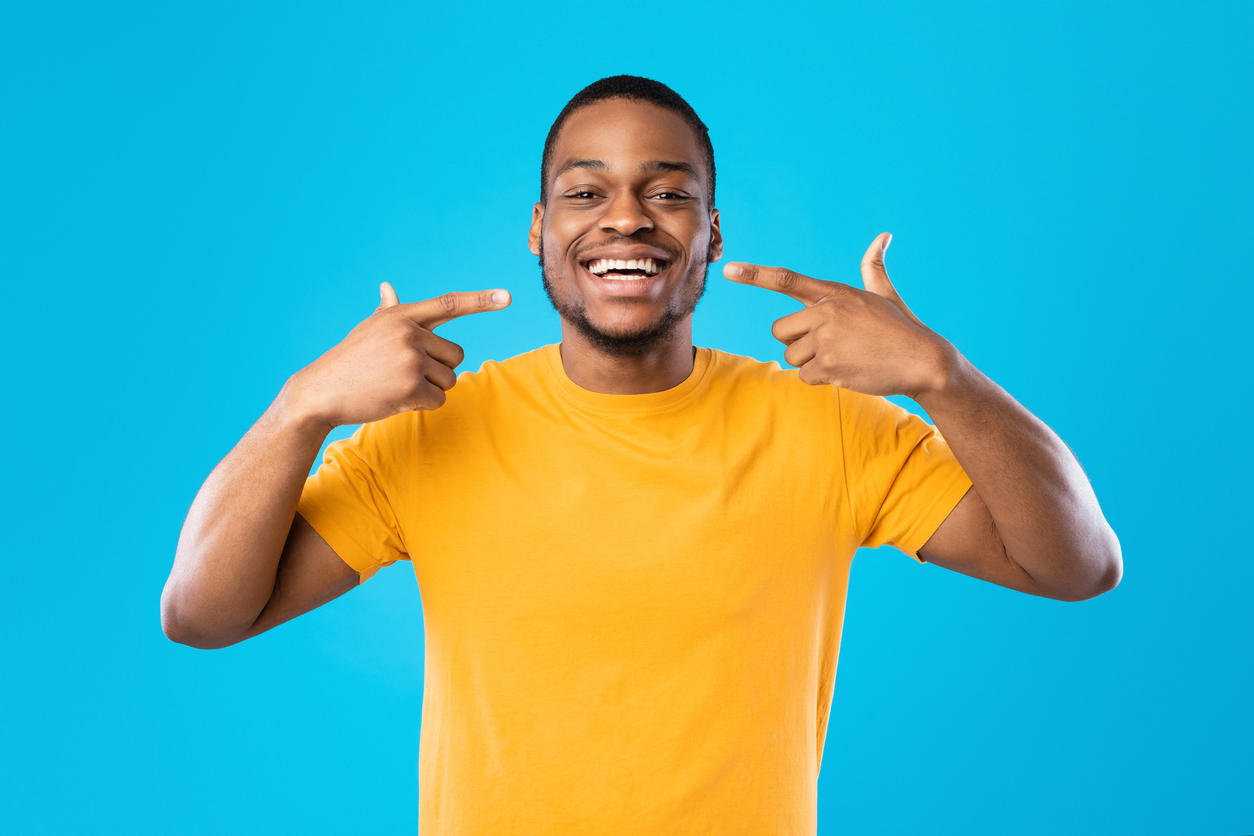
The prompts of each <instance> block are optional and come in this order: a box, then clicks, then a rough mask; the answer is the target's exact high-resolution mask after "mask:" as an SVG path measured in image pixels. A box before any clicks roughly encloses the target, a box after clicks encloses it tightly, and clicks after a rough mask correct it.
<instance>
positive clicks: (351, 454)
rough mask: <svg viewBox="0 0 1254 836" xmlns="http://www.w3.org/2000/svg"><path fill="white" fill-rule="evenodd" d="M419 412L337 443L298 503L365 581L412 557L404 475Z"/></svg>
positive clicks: (378, 424)
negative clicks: (400, 513)
mask: <svg viewBox="0 0 1254 836" xmlns="http://www.w3.org/2000/svg"><path fill="white" fill-rule="evenodd" d="M413 416H414V414H413V413H412V412H406V413H401V414H400V415H394V416H392V417H391V418H387V419H385V420H383V421H376V422H374V423H371V424H363V425H362V426H361V427H360V428H359V429H358V430H357V432H355V433H353V436H352V437H351V438H346V439H344V440H342V441H336V442H334V443H332V444H331V445H330V446H329V447H327V452H326V455H325V456H324V457H323V459H322V464H321V466H319V467H318V470H317V471H316V472H315V473H314V474H313V475H312V476H310V477H309V478H308V479H307V480H305V487H304V489H303V490H302V491H301V495H300V502H299V503H298V505H297V506H296V513H298V514H300V515H301V516H302V517H304V518H305V521H306V522H308V523H309V524H310V525H311V526H312V527H313V529H314V530H315V531H317V532H318V534H319V535H321V536H322V539H323V540H326V541H327V544H328V545H329V546H331V548H332V549H334V550H335V553H336V554H338V555H339V556H340V559H341V560H343V561H344V562H345V563H347V564H348V565H349V566H351V567H353V569H355V570H356V571H357V574H358V575H360V576H361V580H362V581H365V580H366V579H367V578H369V577H370V576H371V575H373V574H374V573H375V572H377V571H378V570H379V569H381V568H383V567H384V566H390V565H391V564H393V563H395V562H396V561H397V560H408V559H409V554H408V553H407V550H406V547H405V539H404V536H403V534H402V532H401V527H400V523H399V521H398V517H397V510H398V508H400V507H401V505H402V503H403V502H404V501H405V498H404V496H403V495H402V494H401V490H400V488H401V486H402V485H403V481H402V480H401V479H399V478H398V476H399V474H400V473H401V472H402V471H403V468H402V467H400V465H401V464H402V463H403V462H404V461H405V460H406V457H407V455H408V453H409V451H410V450H411V449H412V446H413V435H414V429H415V428H414V421H413Z"/></svg>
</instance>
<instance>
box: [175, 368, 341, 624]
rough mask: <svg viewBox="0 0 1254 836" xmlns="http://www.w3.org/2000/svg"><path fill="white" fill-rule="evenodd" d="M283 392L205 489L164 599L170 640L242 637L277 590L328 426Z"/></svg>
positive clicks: (286, 389)
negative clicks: (286, 545)
mask: <svg viewBox="0 0 1254 836" xmlns="http://www.w3.org/2000/svg"><path fill="white" fill-rule="evenodd" d="M289 390H290V386H285V387H284V390H283V391H282V392H280V394H279V396H278V397H277V398H276V399H275V401H274V403H272V404H271V405H270V408H269V409H267V410H266V412H265V414H263V415H262V416H261V418H260V419H258V421H257V423H256V424H254V425H253V427H252V428H251V429H250V430H249V431H248V432H247V434H245V436H244V437H243V438H242V439H241V440H240V442H239V443H238V444H237V445H236V446H235V448H234V449H233V450H232V451H231V452H230V453H229V454H228V455H227V456H226V458H224V459H223V460H222V461H221V462H220V463H219V464H218V466H217V467H216V468H214V470H213V472H212V473H211V474H210V475H209V478H208V479H206V480H205V483H204V485H203V486H202V487H201V489H200V491H199V493H197V495H196V499H195V501H194V502H193V503H192V506H191V509H190V510H189V511H188V514H187V519H186V521H185V522H184V524H183V530H182V533H181V534H180V536H179V543H178V549H177V552H176V554H175V558H174V568H173V570H172V571H171V572H170V578H169V580H168V581H167V582H166V586H165V590H164V592H163V593H162V596H161V620H162V627H163V629H164V630H165V632H166V635H168V636H170V638H172V639H174V640H176V641H179V642H182V643H184V644H191V645H194V646H198V647H218V646H222V645H224V644H230V643H232V642H233V641H237V640H238V639H239V638H241V637H243V636H244V635H246V634H247V631H248V630H249V628H250V627H251V626H252V625H253V623H254V622H255V621H256V619H257V616H258V615H259V614H260V613H261V611H262V610H263V609H264V608H265V606H266V603H267V601H269V599H270V596H271V594H272V592H273V590H274V584H275V577H276V573H277V570H278V564H279V559H280V557H281V556H282V553H283V546H284V543H285V542H286V540H287V536H288V532H289V531H290V530H291V526H292V520H293V519H294V517H295V514H296V504H297V502H298V500H299V499H300V493H301V488H302V487H303V485H304V482H305V478H306V476H307V475H308V473H309V469H310V467H311V466H312V464H313V461H314V458H315V457H316V456H317V455H318V450H319V448H320V447H321V446H322V442H323V440H324V439H325V438H326V434H327V432H328V431H329V429H330V426H329V425H328V424H326V423H324V422H320V421H317V420H308V419H305V418H303V417H302V416H301V414H299V411H298V410H297V409H296V408H295V407H294V405H293V403H292V400H293V399H292V397H291V394H290V391H289Z"/></svg>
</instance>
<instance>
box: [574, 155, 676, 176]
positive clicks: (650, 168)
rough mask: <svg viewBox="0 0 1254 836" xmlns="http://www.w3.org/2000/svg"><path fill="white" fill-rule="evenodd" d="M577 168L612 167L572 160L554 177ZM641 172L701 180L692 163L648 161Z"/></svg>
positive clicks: (601, 162)
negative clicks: (678, 174)
mask: <svg viewBox="0 0 1254 836" xmlns="http://www.w3.org/2000/svg"><path fill="white" fill-rule="evenodd" d="M576 168H583V169H589V170H591V171H609V169H610V167H609V165H608V164H607V163H606V162H605V161H604V160H586V159H579V158H576V159H571V160H567V161H566V162H564V163H562V167H561V168H559V169H558V170H557V171H556V172H554V174H553V176H554V177H558V176H560V175H562V174H565V173H566V172H568V171H571V170H573V169H576ZM640 170H641V171H642V172H645V173H649V172H654V171H679V172H682V173H684V174H687V175H688V176H689V177H692V178H693V179H696V180H700V179H701V178H700V177H699V176H698V175H697V170H696V169H695V168H693V167H692V165H691V164H690V163H685V162H675V161H673V160H647V161H645V162H643V163H641V164H640Z"/></svg>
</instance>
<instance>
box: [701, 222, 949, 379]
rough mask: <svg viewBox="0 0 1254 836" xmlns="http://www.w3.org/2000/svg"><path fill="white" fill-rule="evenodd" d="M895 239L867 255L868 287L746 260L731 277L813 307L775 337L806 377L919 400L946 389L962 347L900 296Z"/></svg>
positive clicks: (780, 326) (728, 271)
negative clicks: (891, 274)
mask: <svg viewBox="0 0 1254 836" xmlns="http://www.w3.org/2000/svg"><path fill="white" fill-rule="evenodd" d="M890 241H892V236H891V235H889V234H888V233H887V232H884V233H881V234H880V235H878V236H877V237H876V238H875V240H874V241H873V242H872V243H871V246H870V248H868V249H867V251H866V255H864V256H863V257H862V286H863V287H865V288H866V289H865V290H859V289H857V288H856V287H850V286H849V285H847V284H841V283H839V282H827V281H823V280H821V279H813V278H810V277H809V276H803V275H801V274H799V273H794V272H793V271H791V270H787V269H785V268H782V267H760V266H758V265H756V264H745V263H743V262H732V263H730V264H728V265H727V266H725V267H724V268H723V275H724V276H726V277H727V278H729V279H731V280H732V281H734V282H740V283H741V284H751V285H757V286H758V287H764V288H767V289H768V290H774V291H778V292H780V293H784V294H787V295H788V296H791V297H792V298H794V299H796V300H797V301H798V302H801V303H803V304H804V305H805V306H806V307H805V310H802V311H797V312H796V313H794V314H789V315H788V316H785V317H783V318H782V319H777V320H776V321H775V324H774V325H773V326H772V327H771V333H772V334H773V335H774V336H775V339H777V340H779V341H780V342H782V343H784V344H785V345H787V346H788V350H787V351H785V352H784V359H785V360H786V361H787V362H788V364H789V365H790V366H796V367H797V368H799V369H800V370H801V374H800V377H801V380H802V381H804V382H806V383H809V384H811V385H818V384H822V383H830V384H833V385H835V386H840V387H842V388H845V389H851V390H853V391H855V392H862V393H863V394H866V395H908V396H910V397H912V398H915V399H918V397H919V396H920V395H925V394H927V393H929V392H933V391H938V390H940V389H941V388H943V387H944V386H945V383H946V382H947V380H948V379H949V370H950V369H951V368H952V365H953V358H954V356H955V354H956V351H955V349H954V347H953V346H952V345H950V343H949V342H948V341H947V340H945V339H944V338H943V337H941V336H940V335H939V334H937V333H936V332H935V331H933V330H931V329H930V328H928V327H927V326H926V325H924V324H923V323H922V322H921V321H920V320H919V318H918V317H917V316H915V315H914V314H913V313H912V312H911V311H910V308H908V307H906V303H905V302H903V301H902V300H901V297H900V296H899V295H897V291H896V289H894V288H893V285H892V282H890V281H889V280H888V271H887V270H885V269H884V253H885V251H886V250H887V249H888V244H889V242H890Z"/></svg>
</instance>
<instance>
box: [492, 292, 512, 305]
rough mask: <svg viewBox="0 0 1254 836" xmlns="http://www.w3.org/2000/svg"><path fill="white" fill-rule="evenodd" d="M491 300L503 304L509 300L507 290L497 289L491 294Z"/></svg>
mask: <svg viewBox="0 0 1254 836" xmlns="http://www.w3.org/2000/svg"><path fill="white" fill-rule="evenodd" d="M492 301H493V302H494V303H496V304H498V305H504V304H505V303H506V302H508V301H509V291H506V290H498V291H496V292H495V293H493V294H492Z"/></svg>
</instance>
